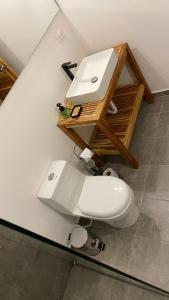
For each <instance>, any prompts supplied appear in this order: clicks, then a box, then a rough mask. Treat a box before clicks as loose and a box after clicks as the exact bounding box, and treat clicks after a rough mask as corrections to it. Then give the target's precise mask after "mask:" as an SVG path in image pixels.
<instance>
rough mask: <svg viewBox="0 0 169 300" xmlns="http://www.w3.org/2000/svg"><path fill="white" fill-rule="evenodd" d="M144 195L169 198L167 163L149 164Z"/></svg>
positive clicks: (153, 197) (163, 198)
mask: <svg viewBox="0 0 169 300" xmlns="http://www.w3.org/2000/svg"><path fill="white" fill-rule="evenodd" d="M145 197H146V198H150V199H161V200H169V165H151V166H150V170H149V174H148V178H147V184H146V192H145Z"/></svg>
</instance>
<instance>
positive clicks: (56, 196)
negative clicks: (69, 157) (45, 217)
mask: <svg viewBox="0 0 169 300" xmlns="http://www.w3.org/2000/svg"><path fill="white" fill-rule="evenodd" d="M84 179H85V175H83V174H82V173H81V172H80V171H78V170H77V169H76V168H74V167H73V166H71V165H70V164H69V163H68V162H67V161H64V160H55V161H53V162H52V164H51V166H50V168H49V170H48V171H47V174H46V176H45V178H44V180H43V182H42V184H41V186H40V190H39V193H38V198H39V199H40V200H42V201H43V202H45V203H46V204H47V205H49V206H50V207H51V208H53V209H55V210H57V211H59V212H61V213H65V214H72V213H73V211H74V208H75V206H76V203H77V201H78V199H79V197H80V194H81V191H82V186H83V182H84Z"/></svg>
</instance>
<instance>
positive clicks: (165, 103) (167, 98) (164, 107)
mask: <svg viewBox="0 0 169 300" xmlns="http://www.w3.org/2000/svg"><path fill="white" fill-rule="evenodd" d="M160 99H161V102H162V103H161V111H162V112H164V111H169V95H164V96H162V97H160Z"/></svg>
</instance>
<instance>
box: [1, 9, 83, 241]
mask: <svg viewBox="0 0 169 300" xmlns="http://www.w3.org/2000/svg"><path fill="white" fill-rule="evenodd" d="M59 31H60V32H62V33H63V35H64V38H63V39H62V40H61V41H60V43H59V42H58V41H57V39H56V36H58V32H59ZM85 55H86V52H85V50H84V47H83V45H81V44H80V43H79V40H78V39H77V37H76V36H75V34H74V32H73V31H72V30H71V28H70V26H69V24H67V23H66V20H65V19H64V17H63V15H62V13H61V12H59V13H58V14H57V16H56V18H55V19H54V21H53V22H52V24H51V26H50V28H49V30H48V31H47V33H46V35H45V36H44V38H43V39H42V41H41V43H40V44H39V46H38V48H37V50H36V51H35V53H34V54H33V56H32V57H31V59H30V61H29V63H28V65H27V66H26V67H25V69H24V70H23V72H22V73H21V75H20V77H19V79H18V80H17V82H16V84H15V85H14V87H13V88H12V90H11V91H10V93H9V95H8V96H7V98H6V100H5V101H4V102H3V104H2V106H1V109H0V145H1V150H0V154H1V155H0V217H1V218H3V219H6V220H8V221H10V222H13V223H15V224H18V225H20V226H22V227H24V228H27V229H29V230H32V231H34V232H36V233H39V234H41V235H43V236H46V237H48V238H51V239H52V240H55V241H58V242H60V243H66V239H67V237H68V232H69V230H70V227H71V224H72V222H74V221H75V220H72V219H71V218H68V217H65V216H62V215H60V214H59V213H57V212H55V211H53V210H52V209H50V208H48V207H47V206H46V205H45V204H44V203H42V202H40V200H38V199H37V193H38V190H39V187H40V183H41V181H42V178H43V176H44V175H45V173H46V171H47V169H48V167H49V165H50V162H51V161H52V160H54V159H67V160H68V161H70V162H72V163H73V164H74V165H75V164H77V161H76V162H75V159H74V156H73V154H72V150H73V143H72V142H71V141H70V140H69V139H68V138H67V137H66V136H65V135H64V134H63V133H62V132H61V131H60V130H59V129H58V128H57V127H56V119H57V118H56V115H57V113H56V109H55V105H56V103H57V102H58V101H59V102H60V101H62V100H63V99H64V98H65V94H66V92H67V89H68V87H69V84H70V81H69V79H67V77H66V75H65V74H63V72H62V71H61V68H60V66H61V64H62V63H63V62H65V61H69V60H72V61H73V62H79V61H80V60H81V59H82V57H83V56H85ZM68 192H69V191H68Z"/></svg>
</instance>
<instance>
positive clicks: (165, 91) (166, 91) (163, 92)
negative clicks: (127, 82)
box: [152, 90, 169, 96]
mask: <svg viewBox="0 0 169 300" xmlns="http://www.w3.org/2000/svg"><path fill="white" fill-rule="evenodd" d="M152 94H153V95H154V96H164V95H169V90H158V91H155V92H152Z"/></svg>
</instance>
